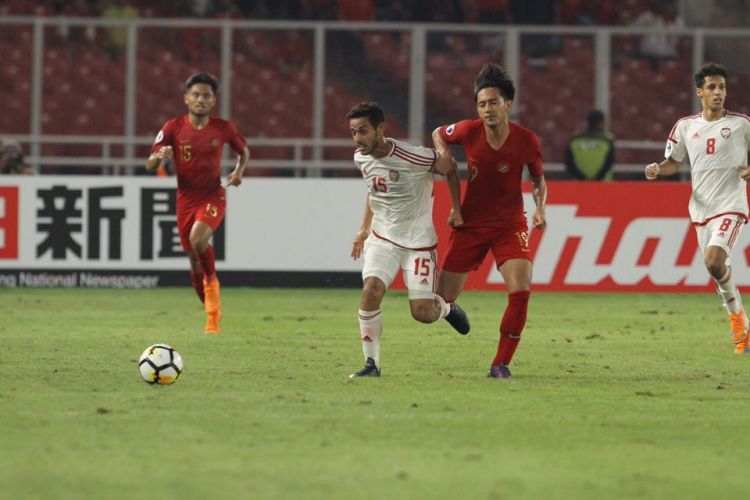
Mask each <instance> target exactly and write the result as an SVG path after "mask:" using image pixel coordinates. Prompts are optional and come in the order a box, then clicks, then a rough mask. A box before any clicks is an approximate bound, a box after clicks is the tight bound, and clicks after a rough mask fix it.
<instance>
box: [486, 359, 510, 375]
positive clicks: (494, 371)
mask: <svg viewBox="0 0 750 500" xmlns="http://www.w3.org/2000/svg"><path fill="white" fill-rule="evenodd" d="M487 377H489V378H510V368H508V365H504V364H502V363H500V364H499V365H497V366H491V367H490V371H489V373H488V374H487Z"/></svg>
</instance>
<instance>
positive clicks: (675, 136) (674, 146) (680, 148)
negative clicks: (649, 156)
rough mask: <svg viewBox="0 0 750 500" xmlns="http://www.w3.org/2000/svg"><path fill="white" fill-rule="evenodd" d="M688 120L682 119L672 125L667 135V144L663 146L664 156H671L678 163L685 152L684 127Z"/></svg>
mask: <svg viewBox="0 0 750 500" xmlns="http://www.w3.org/2000/svg"><path fill="white" fill-rule="evenodd" d="M687 123H688V121H687V120H682V121H679V122H677V123H676V124H675V126H674V127H672V131H671V132H670V133H669V137H667V145H666V146H665V147H664V158H672V159H673V160H674V161H676V162H678V163H682V160H684V159H685V155H686V154H687V148H686V147H685V140H684V139H685V127H686V126H687Z"/></svg>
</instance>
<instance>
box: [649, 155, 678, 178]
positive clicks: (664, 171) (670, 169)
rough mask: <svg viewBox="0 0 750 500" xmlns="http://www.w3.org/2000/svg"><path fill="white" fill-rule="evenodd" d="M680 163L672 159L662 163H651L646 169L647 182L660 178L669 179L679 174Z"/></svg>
mask: <svg viewBox="0 0 750 500" xmlns="http://www.w3.org/2000/svg"><path fill="white" fill-rule="evenodd" d="M679 168H680V163H679V162H676V161H674V160H673V159H672V158H671V157H670V158H667V159H666V160H664V161H663V162H661V163H649V164H648V165H646V168H645V169H644V173H645V174H646V180H647V181H653V180H656V179H657V178H659V177H667V176H670V175H674V174H676V173H677V170H679Z"/></svg>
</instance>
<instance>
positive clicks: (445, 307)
mask: <svg viewBox="0 0 750 500" xmlns="http://www.w3.org/2000/svg"><path fill="white" fill-rule="evenodd" d="M435 302H437V303H438V306H439V307H440V316H438V319H443V318H445V317H446V316H448V313H450V312H451V306H450V304H448V303H447V302H446V301H445V300H444V299H443V298H442V297H441V296H440V295H438V294H435Z"/></svg>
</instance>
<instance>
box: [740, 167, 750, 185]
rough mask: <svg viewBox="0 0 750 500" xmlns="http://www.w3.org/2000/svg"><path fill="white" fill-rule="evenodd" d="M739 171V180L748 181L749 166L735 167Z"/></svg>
mask: <svg viewBox="0 0 750 500" xmlns="http://www.w3.org/2000/svg"><path fill="white" fill-rule="evenodd" d="M737 170H739V171H740V178H741V179H743V180H745V181H750V165H740V166H739V167H737Z"/></svg>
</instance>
